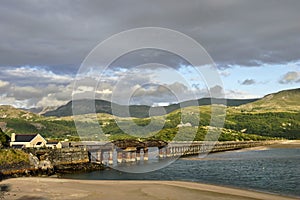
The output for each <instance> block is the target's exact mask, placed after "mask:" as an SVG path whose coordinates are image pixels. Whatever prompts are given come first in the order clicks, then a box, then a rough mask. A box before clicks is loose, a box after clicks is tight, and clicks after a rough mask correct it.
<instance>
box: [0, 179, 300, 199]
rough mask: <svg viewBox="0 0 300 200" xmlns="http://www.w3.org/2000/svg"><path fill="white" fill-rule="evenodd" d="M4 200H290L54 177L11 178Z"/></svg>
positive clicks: (185, 186) (169, 184) (186, 186)
mask: <svg viewBox="0 0 300 200" xmlns="http://www.w3.org/2000/svg"><path fill="white" fill-rule="evenodd" d="M0 185H2V186H4V185H6V186H8V191H7V192H4V193H3V192H2V194H0V199H1V195H2V197H3V198H4V199H12V200H14V199H21V200H25V199H28V200H29V199H30V200H35V199H42V200H43V199H49V200H50V199H70V200H71V199H87V200H88V199H108V200H110V199H112V200H115V199H125V200H127V199H130V200H135V199H138V200H158V199H178V200H181V199H184V200H189V199H192V200H196V199H197V200H202V199H203V200H204V199H205V200H210V199H211V200H219V199H220V200H254V199H262V200H274V199H276V200H289V199H293V198H290V197H283V196H278V195H272V194H266V193H260V192H254V191H247V190H241V189H234V188H228V187H220V186H214V185H207V184H199V183H191V182H181V181H102V180H101V181H95V180H70V179H57V178H37V177H32V178H14V179H8V180H5V181H3V182H0ZM294 199H296V198H294Z"/></svg>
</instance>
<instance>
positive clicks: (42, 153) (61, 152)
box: [27, 148, 89, 166]
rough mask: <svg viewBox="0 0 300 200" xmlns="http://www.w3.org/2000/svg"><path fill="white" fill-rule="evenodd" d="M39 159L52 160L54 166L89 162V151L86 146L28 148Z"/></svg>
mask: <svg viewBox="0 0 300 200" xmlns="http://www.w3.org/2000/svg"><path fill="white" fill-rule="evenodd" d="M27 151H29V153H32V154H33V155H35V156H36V157H37V158H38V159H39V161H40V162H41V161H50V162H51V164H52V165H53V166H57V165H69V164H80V163H88V162H89V154H88V151H87V150H86V149H84V148H66V149H28V150H27Z"/></svg>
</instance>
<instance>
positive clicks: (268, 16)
mask: <svg viewBox="0 0 300 200" xmlns="http://www.w3.org/2000/svg"><path fill="white" fill-rule="evenodd" d="M299 8H300V1H298V0H285V1H283V0H266V1H260V0H247V1H246V0H189V1H179V0H166V1H144V0H136V1H131V0H116V1H104V0H99V1H96V0H95V1H92V0H87V1H79V0H64V1H60V0H51V1H47V0H41V1H36V0H27V1H15V0H2V1H1V6H0V104H7V105H12V106H15V107H22V108H32V107H47V106H59V105H63V104H65V103H67V102H68V101H70V100H71V99H72V96H73V97H74V95H75V96H76V97H78V98H85V97H88V96H93V95H94V97H95V98H100V99H105V100H112V101H114V102H116V103H120V104H127V103H131V104H149V105H152V104H157V103H162V104H163V103H166V102H176V101H181V100H188V99H195V98H201V97H207V96H210V95H213V96H214V95H215V96H216V97H218V96H220V97H221V96H222V97H226V98H243V99H244V98H258V97H263V96H264V95H266V94H269V93H273V92H277V91H280V90H286V89H293V88H298V87H299V86H300V53H299V52H300V37H299V33H300V25H299V20H300V12H299ZM143 27H161V28H164V29H165V30H166V29H167V30H174V31H177V32H179V33H182V34H184V35H185V36H187V37H189V38H191V39H192V40H194V41H195V42H197V43H198V44H200V45H201V46H202V47H203V51H202V52H200V54H201V55H202V56H203V57H201V59H204V60H207V61H208V60H210V61H211V63H210V64H211V65H213V66H214V67H215V68H214V69H215V71H216V73H217V74H218V77H216V79H218V81H216V82H215V84H213V83H210V84H207V80H206V79H207V78H208V77H205V76H204V77H203V76H202V77H201V75H199V74H197V72H198V71H197V70H196V69H199V68H201V69H203V68H204V67H205V65H204V64H203V65H201V64H199V65H198V66H195V65H193V63H191V62H190V60H194V59H199V54H197V51H198V50H197V49H195V48H191V47H192V44H190V43H189V42H180V41H181V40H180V39H178V40H172V37H169V38H167V39H164V37H163V36H159V38H160V39H161V41H159V39H158V41H159V42H158V41H155V42H156V43H157V44H164V43H166V45H165V46H164V47H165V49H168V48H173V49H174V48H175V50H176V51H177V50H178V52H180V51H182V52H183V50H184V52H183V54H185V55H186V56H182V55H179V54H177V53H176V52H169V51H165V49H160V50H157V49H151V48H150V49H149V48H148V49H147V48H146V49H139V50H132V52H127V53H126V54H122V55H119V56H116V59H115V60H113V62H112V63H111V64H110V65H109V66H108V68H105V66H103V65H104V64H103V63H102V62H100V61H99V60H101V59H102V60H105V59H106V58H108V57H111V56H115V53H116V52H118V50H120V49H126V48H128V47H130V46H131V45H132V44H133V43H135V42H138V41H140V40H141V38H143V37H145V36H146V35H147V34H148V33H145V34H140V33H139V34H137V35H135V37H132V38H131V39H132V40H130V37H128V38H126V37H125V38H123V40H122V41H121V42H118V41H117V40H115V41H113V40H112V42H111V43H109V45H108V46H106V48H105V51H100V50H101V49H99V50H98V49H97V48H100V47H101V45H100V46H99V44H101V42H102V43H103V42H104V41H107V39H108V38H111V37H112V36H114V35H116V34H119V33H120V32H123V31H127V30H130V29H136V28H143ZM158 35H159V34H158ZM126 39H128V40H126ZM134 39H136V41H135V40H134ZM169 39H170V40H169ZM150 46H151V45H150ZM93 49H94V51H92V50H93ZM102 50H103V49H102ZM101 52H102V53H101ZM202 53H203V54H202ZM205 53H206V54H205ZM104 55H105V56H104ZM186 57H189V58H190V59H187V58H186ZM93 59H94V60H97V63H96V64H95V63H92V62H91V60H93ZM98 59H99V60H98ZM89 64H90V65H89ZM82 66H84V67H86V68H88V69H89V70H85V71H84V74H82V72H83V71H80V70H81V69H82ZM214 76H216V75H214ZM78 79H80V80H78ZM210 79H211V77H210ZM74 88H75V91H74Z"/></svg>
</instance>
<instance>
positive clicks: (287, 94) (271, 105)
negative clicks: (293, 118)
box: [240, 88, 300, 112]
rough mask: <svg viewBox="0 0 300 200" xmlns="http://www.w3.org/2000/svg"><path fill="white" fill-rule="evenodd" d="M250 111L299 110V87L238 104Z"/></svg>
mask: <svg viewBox="0 0 300 200" xmlns="http://www.w3.org/2000/svg"><path fill="white" fill-rule="evenodd" d="M240 108H241V109H244V110H245V111H250V112H267V111H272V112H282V111H298V112H299V111H300V88H297V89H292V90H283V91H280V92H277V93H273V94H269V95H266V96H265V97H263V98H262V99H260V100H258V101H255V102H252V103H248V104H245V105H241V106H240Z"/></svg>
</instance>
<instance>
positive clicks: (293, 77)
mask: <svg viewBox="0 0 300 200" xmlns="http://www.w3.org/2000/svg"><path fill="white" fill-rule="evenodd" d="M279 83H281V84H289V83H300V72H296V71H291V72H288V73H286V74H285V75H283V76H282V77H281V79H280V80H279Z"/></svg>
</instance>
